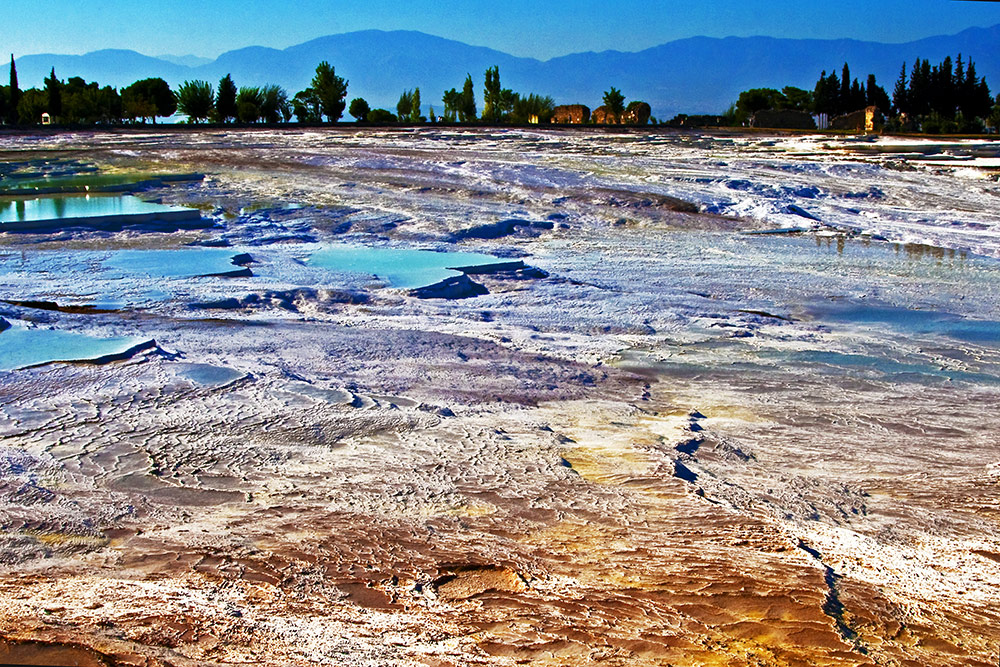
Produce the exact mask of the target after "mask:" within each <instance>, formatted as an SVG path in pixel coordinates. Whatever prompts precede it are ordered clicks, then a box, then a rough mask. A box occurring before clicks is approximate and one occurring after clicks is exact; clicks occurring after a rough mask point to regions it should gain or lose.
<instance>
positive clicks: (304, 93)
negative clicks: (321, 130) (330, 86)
mask: <svg viewBox="0 0 1000 667" xmlns="http://www.w3.org/2000/svg"><path fill="white" fill-rule="evenodd" d="M292 112H293V113H294V114H295V117H296V118H297V119H298V121H299V122H300V123H320V122H322V121H323V113H322V107H321V104H320V99H319V95H317V94H316V91H315V90H313V89H312V88H306V89H305V90H300V91H299V92H297V93H295V97H293V98H292Z"/></svg>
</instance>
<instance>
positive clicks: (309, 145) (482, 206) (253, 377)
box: [0, 129, 1000, 667]
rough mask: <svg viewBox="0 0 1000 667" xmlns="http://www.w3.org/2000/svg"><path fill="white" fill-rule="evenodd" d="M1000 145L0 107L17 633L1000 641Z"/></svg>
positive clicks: (151, 651)
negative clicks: (152, 118)
mask: <svg viewBox="0 0 1000 667" xmlns="http://www.w3.org/2000/svg"><path fill="white" fill-rule="evenodd" d="M998 148H1000V147H998V145H997V144H996V143H990V142H979V143H970V142H953V143H951V144H941V143H938V144H930V143H928V142H918V141H913V140H908V142H902V141H894V140H893V139H891V138H883V139H880V140H878V141H877V142H870V141H856V140H843V139H831V138H829V137H801V136H799V137H782V136H766V137H765V136H762V135H753V136H742V135H737V134H734V135H721V134H720V135H715V136H712V135H699V134H648V133H640V132H629V131H622V132H610V133H609V132H599V131H541V130H540V131H523V130H516V131H496V130H457V129H427V130H420V131H410V130H407V131H396V130H393V129H382V130H364V129H362V130H356V129H329V130H309V131H306V130H286V131H265V130H260V131H253V130H244V131H235V130H234V131H227V130H219V129H216V130H204V131H201V130H189V131H174V132H170V131H168V132H164V133H153V132H140V131H133V132H124V131H123V132H113V133H112V132H109V133H83V134H51V135H44V136H25V135H4V136H0V163H2V164H3V165H4V169H3V170H2V171H0V173H2V174H20V175H21V176H22V177H23V178H29V177H30V176H31V175H32V173H33V172H37V174H36V176H37V177H38V178H43V179H44V178H46V177H47V176H46V174H47V173H70V174H71V175H72V177H73V178H75V179H79V178H83V176H81V174H83V175H86V174H101V175H102V178H106V179H110V180H111V181H113V182H114V183H116V184H119V183H121V182H126V183H135V184H136V185H135V191H134V192H133V194H136V195H138V196H140V197H142V198H143V199H146V200H152V201H156V202H159V203H162V204H166V205H170V206H179V207H189V208H196V209H198V210H200V211H201V212H202V217H203V219H204V220H205V221H206V223H207V224H206V225H205V228H204V229H178V230H174V231H170V230H164V229H162V228H158V227H156V226H153V227H148V226H143V225H135V226H129V225H124V226H123V227H122V229H121V230H120V231H108V230H103V231H102V230H100V229H94V228H88V227H87V226H86V225H85V224H83V225H70V226H67V227H66V228H64V229H59V230H51V231H48V232H46V233H26V232H19V233H0V355H3V354H4V347H3V338H4V336H12V335H14V334H12V333H10V332H15V333H16V334H17V335H19V336H30V335H31V333H32V332H40V333H42V332H59V336H77V337H78V338H75V339H74V340H77V342H79V341H85V340H107V339H116V340H117V339H122V340H132V339H135V340H140V341H147V342H148V343H147V344H143V345H139V346H135V347H132V348H129V350H128V351H127V353H125V352H123V353H122V354H116V355H111V356H108V357H102V358H94V355H91V356H90V357H87V355H79V356H80V359H79V361H77V362H73V361H72V360H70V359H65V358H63V357H61V356H59V355H58V352H57V351H53V353H52V355H53V356H51V357H50V358H52V359H63V361H61V362H57V363H31V364H19V363H17V362H16V360H15V361H11V362H10V363H9V364H8V365H9V366H10V368H12V370H6V371H0V572H2V574H0V663H3V662H7V663H20V664H67V665H68V664H75V665H98V666H107V665H122V666H125V665H135V666H138V665H150V666H151V665H159V666H167V665H174V666H177V667H186V666H189V665H228V664H234V663H238V664H262V665H275V666H278V665H514V664H532V665H584V664H599V665H676V666H683V665H691V666H694V665H726V666H733V667H736V666H751V665H752V666H772V665H774V666H777V665H829V666H834V665H837V666H840V665H843V666H847V665H887V666H888V665H891V666H903V665H911V666H924V665H955V666H958V665H984V666H985V665H996V664H997V661H998V654H1000V436H998V433H1000V414H998V412H997V409H996V408H997V405H998V403H1000V324H998V323H1000V296H998V295H1000V263H998V258H1000V217H998V214H997V212H998V211H1000V185H998V176H997V172H996V171H995V169H993V170H991V165H992V162H990V160H989V159H984V158H983V156H986V157H987V158H989V156H995V155H996V153H997V151H998ZM926 156H931V157H933V158H934V159H933V160H923V159H922V157H926ZM948 156H953V157H955V159H954V161H949V160H948V159H947V158H948ZM967 158H968V159H967ZM977 160H984V162H983V164H979V163H977ZM192 173H196V174H204V175H205V177H204V179H201V180H198V179H192V178H183V179H177V178H161V177H166V176H169V175H171V174H192ZM74 182H75V181H74ZM55 186H56V187H58V184H55ZM116 187H117V185H116ZM0 200H2V201H6V200H3V198H0ZM11 201H13V200H11ZM2 205H4V204H3V203H0V206H2ZM351 248H354V249H357V251H358V252H359V253H362V254H364V253H371V255H372V256H373V257H374V256H379V257H381V258H382V259H380V260H379V262H382V263H378V262H376V263H374V264H371V265H369V264H364V263H359V264H357V265H351V266H347V265H342V264H336V263H330V262H325V261H318V260H317V259H316V258H317V257H319V258H329V257H342V256H345V255H348V256H349V255H351V251H350V249H351ZM414 250H422V251H436V252H439V253H453V254H454V261H452V259H451V258H448V261H442V262H434V267H433V271H432V273H433V275H434V276H435V277H434V278H433V279H434V280H438V279H439V278H440V277H444V278H445V279H444V281H442V282H441V283H437V284H436V285H433V286H430V285H417V284H406V285H405V288H404V286H401V285H402V284H401V283H400V282H398V279H394V278H393V276H395V275H397V274H396V272H395V269H392V270H390V268H386V266H385V261H384V260H385V257H387V255H379V252H383V251H384V252H398V253H399V254H398V256H400V257H408V256H413V255H412V251H414ZM399 251H403V252H399ZM408 253H409V254H408ZM420 256H421V257H425V258H426V256H425V255H420ZM468 256H471V257H473V258H474V259H475V261H465V260H463V257H468ZM366 267H375V268H366ZM400 268H401V270H403V269H405V270H410V269H412V267H408V266H402V267H400ZM442 272H443V273H442ZM438 274H440V275H438ZM406 275H408V276H410V275H412V274H406ZM421 275H422V274H421ZM414 287H417V288H419V289H410V288H414ZM421 297H426V298H421ZM46 335H49V334H48V333H46ZM55 340H62V338H56V339H55ZM80 344H81V345H82V344H83V343H80ZM67 362H69V363H67ZM2 367H6V366H2Z"/></svg>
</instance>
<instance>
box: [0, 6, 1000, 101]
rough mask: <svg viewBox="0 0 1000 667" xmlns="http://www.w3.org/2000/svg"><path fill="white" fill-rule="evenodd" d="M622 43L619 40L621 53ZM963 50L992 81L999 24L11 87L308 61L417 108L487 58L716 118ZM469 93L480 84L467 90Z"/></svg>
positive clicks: (351, 57) (175, 62)
mask: <svg viewBox="0 0 1000 667" xmlns="http://www.w3.org/2000/svg"><path fill="white" fill-rule="evenodd" d="M628 46H629V45H628V44H622V48H623V49H627V48H628ZM958 53H962V54H966V55H968V56H971V57H972V58H974V59H975V61H976V63H977V65H978V67H979V74H980V75H982V76H985V77H986V78H987V79H988V80H990V81H1000V25H997V26H993V27H991V28H970V29H968V30H965V31H963V32H960V33H958V34H957V35H948V36H939V37H929V38H927V39H922V40H918V41H914V42H907V43H904V44H882V43H876V42H862V41H857V40H850V39H842V40H814V39H808V40H796V39H777V38H772V37H728V38H724V39H716V38H708V37H693V38H690V39H682V40H677V41H673V42H668V43H666V44H663V45H661V46H656V47H653V48H649V49H645V50H643V51H638V52H629V51H627V50H623V51H604V52H601V53H593V52H590V53H576V54H572V55H567V56H562V57H559V58H553V59H551V60H547V61H540V60H535V59H533V58H518V57H515V56H511V55H509V54H506V53H502V52H500V51H495V50H493V49H488V48H484V47H478V46H470V45H468V44H464V43H462V42H457V41H453V40H448V39H443V38H441V37H434V36H432V35H427V34H424V33H420V32H413V31H394V32H385V31H381V30H367V31H362V32H352V33H346V34H342V35H331V36H329V37H321V38H319V39H314V40H312V41H309V42H306V43H304V44H299V45H297V46H292V47H290V48H287V49H283V50H278V49H271V48H265V47H256V46H255V47H248V48H244V49H239V50H236V51H230V52H228V53H224V54H222V55H221V56H219V57H218V58H217V59H216V60H214V61H210V62H207V63H202V62H201V61H199V60H197V59H191V58H187V57H184V58H181V57H176V56H166V57H161V58H156V57H151V56H144V55H142V54H140V53H136V52H134V51H122V50H105V51H95V52H93V53H88V54H86V55H82V56H66V55H53V54H42V55H30V56H20V57H18V59H17V66H18V72H19V75H20V80H21V85H22V86H24V87H29V86H39V87H40V86H41V85H42V81H43V79H44V78H45V77H46V76H47V75H48V74H49V72H50V70H51V69H52V68H53V67H54V68H55V70H56V73H57V75H58V76H59V77H60V78H63V79H65V78H66V77H71V76H80V77H83V78H84V79H86V80H88V81H99V82H100V83H101V84H102V85H104V84H110V85H113V86H116V87H123V86H127V85H129V84H130V83H132V82H134V81H136V80H139V79H143V78H147V77H161V78H163V79H165V80H166V81H167V82H169V83H170V84H171V85H172V86H174V87H176V86H178V85H179V84H181V83H182V82H184V81H186V80H195V79H203V80H207V81H218V80H219V79H220V78H221V77H223V76H225V75H226V74H227V73H230V74H232V76H233V79H235V80H236V81H237V82H239V84H240V85H250V86H260V85H265V84H279V85H281V86H283V87H285V88H287V89H288V90H290V91H295V90H300V89H303V88H305V87H306V86H308V85H309V82H310V80H311V79H312V76H313V74H314V70H315V67H316V63H317V62H321V61H324V60H326V61H329V62H330V63H332V64H333V65H334V66H335V67H336V68H337V72H338V74H341V75H342V76H344V77H345V78H346V79H348V81H349V82H350V93H349V94H350V96H351V97H364V98H365V99H367V100H368V101H369V102H371V103H372V106H373V107H374V106H378V107H386V108H394V106H395V103H396V100H397V99H398V97H399V91H401V90H407V89H410V88H413V87H415V86H416V87H419V88H420V89H421V91H423V103H424V106H425V108H426V107H429V106H431V105H433V106H434V107H435V108H436V109H439V110H440V108H441V96H442V94H443V93H444V91H446V90H448V89H451V88H454V87H455V86H460V85H461V82H462V81H463V80H464V79H465V76H466V74H472V75H473V76H474V77H475V78H476V80H477V81H478V80H479V77H480V75H481V73H482V72H483V71H485V70H486V69H487V68H489V67H492V66H494V65H496V66H499V68H500V70H501V71H502V72H503V74H504V85H505V86H510V87H511V88H513V89H514V90H520V91H524V92H535V93H539V94H542V95H550V96H552V97H553V98H554V99H555V100H556V102H557V103H559V104H573V103H578V102H579V103H584V104H594V103H595V102H596V101H598V100H600V99H601V96H602V94H603V92H604V91H606V90H607V89H608V87H609V86H612V85H613V86H617V87H618V88H620V89H621V90H622V92H623V93H625V94H626V96H627V97H628V98H629V99H641V100H645V101H647V102H649V104H650V105H651V107H652V113H653V115H655V116H657V117H660V118H670V117H672V116H673V115H675V114H677V113H710V114H711V113H721V112H723V111H725V110H726V108H727V107H729V105H730V104H731V103H733V102H734V101H735V100H736V98H737V97H738V96H739V94H740V92H741V91H743V90H746V89H748V88H764V87H774V88H781V87H782V86H787V85H793V86H800V87H804V88H810V89H811V88H812V85H813V83H814V82H815V80H816V77H817V75H818V74H819V73H820V72H821V71H823V70H826V71H833V70H834V69H835V68H839V67H840V66H841V65H843V64H844V63H845V62H850V64H851V66H852V67H853V68H855V69H856V70H857V71H864V72H872V73H874V74H875V75H876V76H877V77H878V79H879V80H880V81H886V82H889V81H893V80H894V79H895V78H896V76H897V74H898V72H899V70H900V66H901V65H902V64H903V63H904V62H905V63H913V61H914V60H915V59H917V58H918V57H919V58H928V59H931V60H934V61H937V60H940V59H942V58H944V57H945V56H949V55H951V56H954V55H955V54H958ZM476 93H477V95H478V96H481V95H482V91H481V90H478V86H477V91H476Z"/></svg>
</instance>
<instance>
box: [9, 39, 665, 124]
mask: <svg viewBox="0 0 1000 667" xmlns="http://www.w3.org/2000/svg"><path fill="white" fill-rule="evenodd" d="M347 87H348V81H346V80H345V79H344V78H343V77H340V76H338V75H337V73H336V71H335V69H334V67H333V66H332V65H330V64H329V63H328V62H325V61H324V62H322V63H320V64H319V65H318V66H317V67H316V72H315V75H314V77H313V79H312V81H311V85H310V86H309V87H307V88H306V89H305V90H301V91H299V92H298V93H296V94H295V95H294V96H290V95H289V94H288V92H287V91H286V90H285V89H284V88H282V87H281V86H278V85H273V84H272V85H264V86H242V87H237V85H236V82H234V81H233V78H232V76H231V75H230V74H227V75H226V76H224V77H222V79H220V80H219V82H218V84H215V85H213V84H212V83H211V82H208V81H202V80H195V81H185V82H184V83H182V84H181V85H180V86H178V87H177V89H176V90H173V89H171V87H170V85H169V84H168V83H167V82H166V81H165V80H163V79H162V78H147V79H141V80H139V81H136V82H134V83H132V84H131V85H129V86H126V87H124V88H122V89H121V90H120V91H119V90H118V89H116V88H114V87H112V86H103V87H102V86H100V85H99V84H98V83H96V82H87V81H85V80H84V79H82V78H80V77H71V78H69V79H67V80H65V81H63V80H60V79H59V78H58V76H57V75H56V71H55V69H54V68H53V69H52V71H51V72H50V74H49V76H47V77H46V78H45V81H44V85H43V86H42V87H41V88H30V89H27V90H22V89H21V88H20V86H19V84H18V80H17V64H16V62H15V60H14V57H13V56H11V60H10V80H9V85H7V86H0V122H5V123H7V124H9V125H37V124H38V123H40V122H42V119H43V115H45V114H47V122H50V123H53V124H64V125H94V124H122V123H143V124H144V123H146V122H151V123H153V124H156V122H157V119H158V118H169V117H171V116H174V115H175V114H178V113H180V114H182V115H184V116H186V117H187V122H189V123H193V124H198V123H204V122H212V123H220V124H225V123H233V122H236V123H241V124H253V123H259V122H264V123H269V124H273V123H282V122H289V121H291V120H292V118H295V119H296V120H297V121H298V122H300V123H308V124H313V123H320V122H323V121H326V122H337V121H339V120H340V119H341V118H342V117H343V115H344V111H345V109H346V110H347V112H348V113H349V114H350V115H351V116H353V117H354V119H355V120H357V121H359V122H367V123H414V124H415V123H425V122H428V121H430V122H432V123H436V122H446V123H477V122H482V123H489V124H493V125H499V124H515V125H527V124H529V123H541V124H545V123H549V122H551V120H552V117H553V113H554V112H555V109H556V104H555V101H554V100H553V99H552V97H550V96H547V95H539V94H535V93H529V94H526V95H522V94H520V93H517V92H514V91H513V90H511V89H509V88H504V87H503V85H502V84H501V82H500V70H499V68H498V67H496V66H494V67H490V68H489V69H487V70H486V72H485V75H484V82H483V90H482V94H483V97H482V99H483V102H484V104H483V109H482V113H481V114H480V113H479V112H478V109H477V105H476V92H475V84H474V83H473V79H472V75H466V78H465V82H464V83H463V85H462V87H461V90H458V89H456V88H452V89H451V90H446V91H444V94H443V95H442V97H441V102H442V114H441V115H440V116H438V115H437V114H435V112H434V107H433V106H431V107H430V108H429V113H428V115H427V116H425V115H423V106H422V100H421V92H420V88H413V89H411V90H405V91H403V93H402V94H401V95H400V97H399V101H398V103H397V105H396V109H395V111H396V113H395V114H394V113H392V112H391V111H389V110H387V109H373V108H371V106H370V105H369V104H368V102H367V101H366V100H364V99H363V98H355V99H353V100H352V101H351V102H350V105H348V104H347V103H346V99H347ZM643 104H644V103H642V102H632V103H631V104H629V105H628V106H627V107H626V106H625V98H624V96H623V95H622V94H621V91H619V90H618V89H616V88H614V87H612V88H611V90H609V91H607V92H606V93H605V94H604V107H602V109H604V110H606V115H605V116H603V118H606V119H607V121H606V122H612V123H623V122H625V120H624V119H625V117H626V116H628V115H629V114H631V113H632V112H633V110H634V109H635V108H636V106H637V105H643ZM646 106H647V109H648V105H646ZM633 115H634V114H633ZM647 116H648V113H647ZM630 117H631V116H630ZM642 120H643V123H642V124H645V119H644V118H643V119H642ZM601 122H605V121H601Z"/></svg>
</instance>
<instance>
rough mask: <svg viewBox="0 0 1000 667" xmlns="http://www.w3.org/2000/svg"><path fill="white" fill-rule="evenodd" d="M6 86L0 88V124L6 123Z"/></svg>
mask: <svg viewBox="0 0 1000 667" xmlns="http://www.w3.org/2000/svg"><path fill="white" fill-rule="evenodd" d="M8 104H9V103H8V102H7V86H0V123H6V122H7V105H8Z"/></svg>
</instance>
